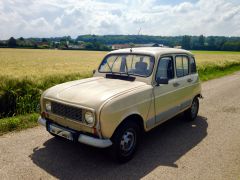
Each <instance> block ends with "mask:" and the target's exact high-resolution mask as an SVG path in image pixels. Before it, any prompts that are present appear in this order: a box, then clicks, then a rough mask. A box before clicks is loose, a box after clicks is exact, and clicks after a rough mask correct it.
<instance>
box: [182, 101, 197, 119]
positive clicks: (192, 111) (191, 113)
mask: <svg viewBox="0 0 240 180" xmlns="http://www.w3.org/2000/svg"><path fill="white" fill-rule="evenodd" d="M198 110H199V100H198V97H195V98H194V99H193V101H192V105H191V107H190V108H189V109H187V110H186V111H185V117H186V119H187V120H188V121H194V120H195V119H196V117H197V115H198Z"/></svg>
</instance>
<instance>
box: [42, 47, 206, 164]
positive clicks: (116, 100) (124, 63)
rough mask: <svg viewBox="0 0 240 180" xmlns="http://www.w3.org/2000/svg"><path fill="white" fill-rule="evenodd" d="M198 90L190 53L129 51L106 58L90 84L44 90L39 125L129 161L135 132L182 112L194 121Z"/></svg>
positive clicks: (136, 140) (135, 141) (73, 83)
mask: <svg viewBox="0 0 240 180" xmlns="http://www.w3.org/2000/svg"><path fill="white" fill-rule="evenodd" d="M200 97H201V85H200V81H199V77H198V73H197V70H196V64H195V59H194V56H193V54H192V53H191V52H189V51H185V50H180V49H172V48H159V47H151V48H132V49H122V50H116V51H112V52H110V53H108V54H107V55H106V57H104V59H103V61H102V62H101V64H100V66H99V68H98V70H96V71H95V72H94V76H93V77H92V78H87V79H83V80H76V81H71V82H67V83H63V84H59V85H56V86H54V87H52V88H50V89H48V90H46V91H45V92H44V93H43V94H42V97H41V117H40V118H39V120H38V121H39V123H40V124H42V125H44V126H45V127H46V130H47V131H48V132H50V133H51V134H52V135H54V136H61V137H64V138H66V139H69V140H71V141H74V142H80V143H84V144H87V145H90V146H95V147H99V148H106V147H110V146H111V148H112V152H113V154H114V155H115V157H116V158H117V159H118V160H119V161H120V162H126V161H128V160H130V159H131V158H132V157H133V155H134V153H135V151H136V148H137V145H138V143H139V140H140V138H139V136H140V134H141V132H147V131H149V130H151V129H152V128H154V127H156V126H158V125H160V124H161V123H163V122H164V121H166V120H168V119H170V118H172V117H174V116H176V115H177V114H179V113H182V112H184V113H185V115H186V119H188V120H194V119H195V118H196V117H197V114H198V109H199V101H198V98H200Z"/></svg>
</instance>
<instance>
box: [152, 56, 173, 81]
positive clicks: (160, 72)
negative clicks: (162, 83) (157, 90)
mask: <svg viewBox="0 0 240 180" xmlns="http://www.w3.org/2000/svg"><path fill="white" fill-rule="evenodd" d="M157 78H160V79H166V78H167V79H173V78H174V69H173V59H172V57H163V58H161V59H160V60H159V63H158V69H157V73H156V79H157Z"/></svg>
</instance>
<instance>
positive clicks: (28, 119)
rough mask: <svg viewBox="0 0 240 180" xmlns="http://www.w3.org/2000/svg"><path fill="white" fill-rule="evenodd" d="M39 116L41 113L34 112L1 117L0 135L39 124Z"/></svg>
mask: <svg viewBox="0 0 240 180" xmlns="http://www.w3.org/2000/svg"><path fill="white" fill-rule="evenodd" d="M38 116H39V114H37V113H33V114H28V115H21V116H15V117H8V118H3V119H0V136H1V135H3V134H5V133H8V132H11V131H20V130H23V129H27V128H32V127H35V126H37V118H38Z"/></svg>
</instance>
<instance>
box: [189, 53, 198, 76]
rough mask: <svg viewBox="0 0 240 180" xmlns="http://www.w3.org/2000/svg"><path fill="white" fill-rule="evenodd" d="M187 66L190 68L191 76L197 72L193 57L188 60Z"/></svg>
mask: <svg viewBox="0 0 240 180" xmlns="http://www.w3.org/2000/svg"><path fill="white" fill-rule="evenodd" d="M189 64H190V67H191V74H195V73H196V72H197V67H196V63H195V59H194V57H191V58H190V63H189Z"/></svg>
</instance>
